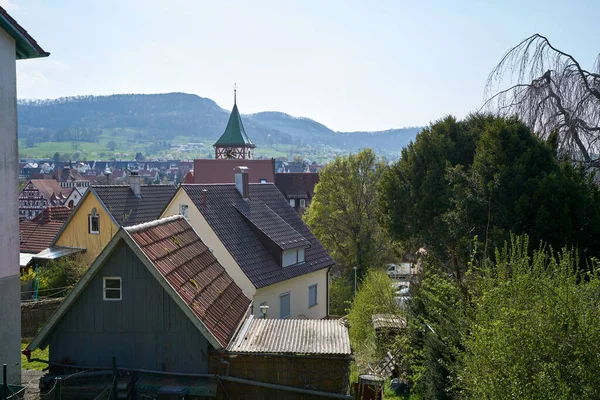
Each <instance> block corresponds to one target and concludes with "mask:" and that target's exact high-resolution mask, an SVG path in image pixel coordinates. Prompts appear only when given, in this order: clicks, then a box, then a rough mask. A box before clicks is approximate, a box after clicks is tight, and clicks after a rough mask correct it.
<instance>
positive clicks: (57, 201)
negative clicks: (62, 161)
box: [19, 179, 72, 219]
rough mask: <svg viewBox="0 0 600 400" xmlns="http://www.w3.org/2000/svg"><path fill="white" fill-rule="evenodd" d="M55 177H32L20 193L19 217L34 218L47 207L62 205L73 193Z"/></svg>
mask: <svg viewBox="0 0 600 400" xmlns="http://www.w3.org/2000/svg"><path fill="white" fill-rule="evenodd" d="M71 190H72V189H70V188H63V187H62V186H60V184H59V183H58V182H57V181H55V180H54V179H32V180H30V181H29V182H27V184H26V185H25V186H24V187H23V189H21V192H20V193H19V217H23V218H27V219H32V218H35V217H36V216H37V215H39V214H40V213H41V212H42V211H43V210H44V209H45V208H46V207H49V206H62V205H63V204H64V202H65V200H66V199H67V197H68V196H69V195H70V194H71Z"/></svg>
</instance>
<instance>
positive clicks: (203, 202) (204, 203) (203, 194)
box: [202, 189, 208, 207]
mask: <svg viewBox="0 0 600 400" xmlns="http://www.w3.org/2000/svg"><path fill="white" fill-rule="evenodd" d="M206 192H208V190H206V189H202V207H206Z"/></svg>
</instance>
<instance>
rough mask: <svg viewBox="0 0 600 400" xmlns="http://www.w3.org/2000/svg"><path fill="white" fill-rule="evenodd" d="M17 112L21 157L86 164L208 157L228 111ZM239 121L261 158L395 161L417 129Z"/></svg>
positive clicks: (184, 107) (118, 107)
mask: <svg viewBox="0 0 600 400" xmlns="http://www.w3.org/2000/svg"><path fill="white" fill-rule="evenodd" d="M18 108H19V110H18V111H19V139H20V153H21V156H47V155H51V154H46V153H54V151H53V150H54V149H56V150H55V151H61V150H62V151H63V152H64V151H72V152H79V153H80V154H79V155H80V156H85V157H86V158H88V159H90V158H98V157H101V156H102V155H101V153H104V154H103V156H104V157H107V156H119V157H123V158H125V157H127V156H130V155H131V154H134V153H136V152H138V151H141V152H143V153H145V155H146V156H151V157H159V156H168V155H170V156H172V157H191V156H208V155H209V154H210V153H212V150H211V145H212V143H213V142H214V141H215V140H216V139H217V138H218V137H219V135H220V134H221V133H222V132H223V130H224V128H225V125H226V123H227V118H228V116H229V110H225V109H222V108H221V107H219V106H218V105H217V104H216V103H215V102H214V101H212V100H210V99H207V98H202V97H199V96H196V95H191V94H185V93H167V94H151V95H141V94H121V95H112V96H80V97H69V98H63V99H57V100H21V101H19V104H18ZM243 119H244V126H245V128H246V131H247V132H248V134H249V135H250V137H251V138H252V140H253V141H254V142H255V143H256V144H257V146H258V149H257V155H259V156H260V155H264V156H277V155H301V156H307V157H313V158H315V159H318V158H321V159H322V158H328V157H333V156H335V155H336V154H340V153H345V152H350V151H354V150H357V149H360V148H364V147H371V148H374V149H376V150H379V151H380V152H381V153H382V154H384V155H387V156H391V157H392V158H393V157H394V154H397V153H398V152H399V150H400V149H401V148H402V147H403V146H405V145H406V144H407V143H408V142H409V141H410V140H411V139H413V138H414V137H415V135H416V133H417V132H418V130H419V129H418V128H404V129H392V130H389V131H381V132H335V131H333V130H331V129H329V128H327V127H326V126H324V125H322V124H320V123H318V122H316V121H313V120H311V119H308V118H295V117H292V116H290V115H288V114H285V113H281V112H261V113H257V114H251V115H244V116H243ZM109 143H110V145H109ZM187 143H203V146H200V147H195V148H194V149H193V150H189V153H190V154H187V152H188V151H187V150H186V149H181V148H179V149H177V146H179V145H185V144H187ZM113 144H114V145H113ZM177 152H179V154H177Z"/></svg>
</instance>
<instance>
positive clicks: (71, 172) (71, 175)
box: [52, 164, 90, 188]
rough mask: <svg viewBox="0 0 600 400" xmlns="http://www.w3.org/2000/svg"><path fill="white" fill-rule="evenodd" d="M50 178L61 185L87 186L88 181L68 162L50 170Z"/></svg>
mask: <svg viewBox="0 0 600 400" xmlns="http://www.w3.org/2000/svg"><path fill="white" fill-rule="evenodd" d="M52 179H54V180H55V181H57V182H58V183H59V184H60V186H61V187H65V188H74V187H87V186H89V185H90V181H89V180H87V179H85V177H84V176H83V175H82V174H81V173H80V172H79V171H78V170H77V169H75V168H71V165H70V164H66V165H65V166H64V167H63V168H55V169H54V170H53V171H52Z"/></svg>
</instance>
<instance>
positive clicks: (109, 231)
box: [51, 175, 175, 265]
mask: <svg viewBox="0 0 600 400" xmlns="http://www.w3.org/2000/svg"><path fill="white" fill-rule="evenodd" d="M138 178H139V176H137V177H136V176H135V175H133V176H130V181H131V182H132V183H131V184H130V185H98V186H90V188H89V190H88V191H87V192H86V194H85V195H84V197H83V198H82V199H81V201H80V202H79V204H78V205H77V207H76V208H75V209H74V210H73V212H72V213H71V216H70V217H69V219H68V220H67V221H66V222H65V224H64V225H63V227H62V229H61V230H60V231H59V232H58V234H57V235H56V238H55V239H54V241H53V242H52V244H51V247H55V246H56V247H70V248H77V249H84V252H83V253H82V254H81V260H82V261H83V262H84V263H85V264H87V265H91V264H92V262H94V260H95V259H96V257H97V256H98V255H99V254H100V253H101V252H102V250H103V249H104V247H105V246H106V245H107V244H108V242H110V240H111V239H112V237H113V236H114V235H115V234H116V233H117V232H118V230H119V227H121V226H131V225H137V224H141V223H143V222H148V221H152V220H155V219H157V218H158V217H159V215H160V213H161V211H162V209H163V208H164V207H165V205H166V204H167V202H168V201H169V200H170V199H171V197H172V196H173V193H175V186H173V185H147V186H146V185H140V181H139V179H138Z"/></svg>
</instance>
